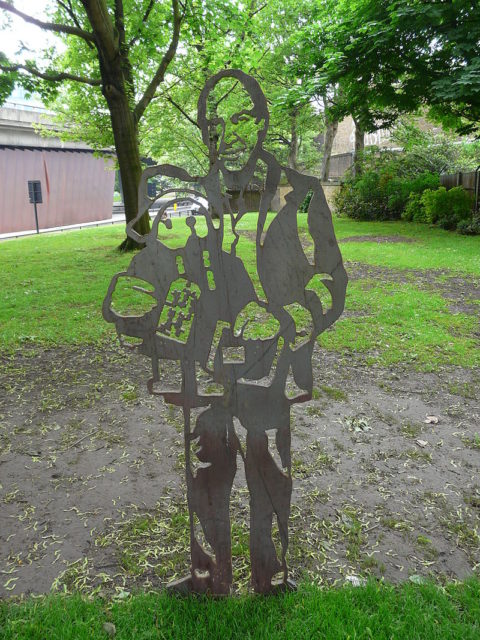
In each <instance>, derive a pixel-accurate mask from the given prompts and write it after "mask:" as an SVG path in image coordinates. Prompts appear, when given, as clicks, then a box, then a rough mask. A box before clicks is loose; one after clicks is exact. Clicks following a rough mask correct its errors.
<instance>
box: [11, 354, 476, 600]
mask: <svg viewBox="0 0 480 640" xmlns="http://www.w3.org/2000/svg"><path fill="white" fill-rule="evenodd" d="M149 375H150V373H149V367H148V361H146V360H145V359H144V358H143V357H141V356H139V355H136V354H133V355H132V354H129V353H125V352H124V351H122V350H120V349H119V348H118V347H117V346H112V348H111V349H107V348H105V349H93V348H82V349H52V350H43V349H30V350H25V351H24V352H23V354H17V355H15V356H12V357H10V358H8V359H7V358H3V360H2V361H1V381H0V385H1V390H0V485H1V486H0V514H1V515H0V572H1V573H0V593H1V595H2V596H4V597H5V596H9V595H19V594H21V593H42V592H46V591H49V590H50V589H51V587H52V584H53V585H55V586H57V587H58V588H61V589H63V588H66V589H67V590H75V589H76V590H80V591H85V592H86V591H88V592H92V590H94V589H97V590H98V591H99V592H101V593H103V592H111V591H114V590H116V591H120V592H121V591H122V590H131V589H132V588H134V587H141V588H143V587H145V586H147V587H149V586H150V587H151V586H153V587H161V586H162V585H164V584H166V582H168V581H169V580H170V579H172V578H174V577H175V576H176V575H177V576H178V572H180V573H184V572H185V570H186V569H187V567H188V537H187V527H188V519H187V512H186V505H185V488H184V481H183V473H182V469H183V460H184V457H183V456H184V454H183V435H182V429H183V425H182V417H181V414H180V412H179V411H177V410H176V409H173V408H171V407H169V406H166V405H165V404H164V403H163V401H162V400H161V399H158V398H153V397H151V396H149V395H148V393H147V391H146V389H145V381H146V379H147V378H148V377H149ZM314 375H315V381H316V391H315V398H314V400H313V401H312V402H310V403H308V404H305V405H297V406H296V407H295V408H294V410H293V415H292V430H293V442H292V451H293V473H294V477H295V480H294V499H293V507H292V518H291V546H290V566H291V568H292V573H293V575H294V576H295V577H296V578H301V577H302V576H308V577H309V579H314V580H316V581H318V582H333V581H335V580H338V579H340V580H343V579H345V577H346V576H348V575H357V576H367V575H369V574H373V575H376V576H379V577H380V576H384V577H385V578H386V579H388V580H392V581H398V580H404V579H407V578H408V577H409V576H412V575H422V576H430V575H432V576H434V577H437V578H447V577H449V578H452V577H454V578H464V577H466V576H468V575H470V574H472V573H473V572H474V571H475V570H476V568H477V567H478V565H479V563H480V537H479V531H480V480H479V477H478V460H479V455H480V435H479V434H478V431H479V427H478V425H479V421H480V400H479V395H480V375H479V374H478V372H474V371H471V370H464V369H461V368H457V369H449V370H448V371H440V372H439V373H437V374H419V373H417V372H415V371H413V370H410V369H401V368H396V369H395V368H389V369H384V368H375V367H369V368H366V367H365V366H364V365H363V363H362V362H360V361H358V360H357V359H356V358H355V357H353V356H351V357H350V356H349V357H346V356H343V357H341V356H339V355H338V354H333V353H325V352H320V351H318V352H317V353H316V354H315V369H314ZM427 416H435V418H438V422H436V420H431V421H430V422H428V423H427V422H425V420H426V419H427V418H426V417H427ZM238 466H239V472H238V482H237V484H236V488H235V493H234V497H233V500H232V520H233V538H234V551H233V552H234V562H235V576H236V581H237V584H238V585H240V586H245V585H246V584H247V582H248V493H247V491H246V488H245V480H244V476H243V473H242V470H241V461H240V460H239V461H238Z"/></svg>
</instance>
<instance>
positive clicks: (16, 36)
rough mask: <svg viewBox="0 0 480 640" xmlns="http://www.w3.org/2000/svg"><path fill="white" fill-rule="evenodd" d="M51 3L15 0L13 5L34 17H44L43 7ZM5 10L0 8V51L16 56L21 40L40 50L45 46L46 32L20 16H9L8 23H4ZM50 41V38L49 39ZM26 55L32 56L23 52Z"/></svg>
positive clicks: (45, 0) (49, 0)
mask: <svg viewBox="0 0 480 640" xmlns="http://www.w3.org/2000/svg"><path fill="white" fill-rule="evenodd" d="M49 4H51V0H15V1H14V2H13V5H14V6H15V8H16V9H19V10H20V11H24V12H25V13H28V14H30V15H32V16H34V17H35V18H40V19H42V18H45V13H44V11H45V8H46V7H47V6H48V5H49ZM6 15H7V12H6V11H3V10H2V9H0V29H1V30H2V32H1V36H0V51H3V52H4V53H5V54H6V55H7V56H8V57H9V58H13V57H15V58H17V59H18V56H17V52H18V50H19V48H20V47H21V44H22V42H23V43H24V44H25V45H27V46H28V47H29V48H30V49H32V50H33V51H36V52H41V51H42V49H43V48H44V47H45V43H46V36H47V34H46V33H45V32H44V31H42V29H39V28H38V27H35V26H34V25H32V24H28V23H26V22H24V21H23V20H22V19H21V18H17V17H16V16H11V17H10V19H9V22H10V24H8V23H7V24H6V22H7V21H6V19H5V16H6ZM49 41H50V42H51V39H50V40H49ZM23 55H26V56H27V57H35V56H32V54H31V53H28V54H23Z"/></svg>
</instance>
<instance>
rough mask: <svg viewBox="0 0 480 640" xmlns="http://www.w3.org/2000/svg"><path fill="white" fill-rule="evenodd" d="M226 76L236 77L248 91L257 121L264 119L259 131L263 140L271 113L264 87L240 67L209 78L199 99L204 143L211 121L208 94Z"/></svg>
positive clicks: (225, 70)
mask: <svg viewBox="0 0 480 640" xmlns="http://www.w3.org/2000/svg"><path fill="white" fill-rule="evenodd" d="M224 78H235V79H236V80H238V81H239V82H240V83H241V84H242V86H243V87H244V89H245V90H246V91H247V93H248V95H249V96H250V98H251V100H252V103H253V109H252V112H253V115H254V117H255V122H257V123H258V122H261V121H262V120H263V123H264V124H263V129H262V130H261V131H259V133H258V137H259V140H262V141H263V139H264V138H265V135H266V133H267V129H268V121H269V114H268V106H267V100H266V98H265V95H264V93H263V91H262V88H261V87H260V85H259V84H258V82H257V81H256V80H255V78H252V76H249V75H247V74H246V73H245V72H244V71H241V70H240V69H223V70H222V71H219V72H218V73H216V74H215V75H214V76H212V77H211V78H209V79H208V80H207V82H206V83H205V86H204V88H203V90H202V93H201V94H200V97H199V99H198V112H197V113H198V116H197V122H198V125H199V127H200V129H201V131H202V138H203V141H204V143H205V144H206V145H207V146H208V136H209V132H208V127H209V124H210V123H211V120H210V119H209V118H208V117H207V101H208V95H209V93H210V92H211V91H212V90H213V88H214V87H215V85H217V84H218V83H219V82H220V80H223V79H224Z"/></svg>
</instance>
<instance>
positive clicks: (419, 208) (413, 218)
mask: <svg viewBox="0 0 480 640" xmlns="http://www.w3.org/2000/svg"><path fill="white" fill-rule="evenodd" d="M402 220H406V221H407V222H428V220H427V216H426V213H425V207H424V205H423V202H422V196H421V194H420V193H411V194H410V195H409V197H408V200H407V204H406V206H405V210H404V212H403V213H402Z"/></svg>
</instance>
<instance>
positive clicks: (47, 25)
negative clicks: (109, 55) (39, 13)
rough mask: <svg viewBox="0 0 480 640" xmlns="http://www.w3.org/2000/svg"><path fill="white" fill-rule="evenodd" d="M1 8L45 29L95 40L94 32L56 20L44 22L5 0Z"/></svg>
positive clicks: (1, 1)
mask: <svg viewBox="0 0 480 640" xmlns="http://www.w3.org/2000/svg"><path fill="white" fill-rule="evenodd" d="M0 9H4V10H5V11H8V12H9V13H13V14H14V15H16V16H18V17H19V18H22V20H24V21H25V22H29V23H30V24H34V25H35V26H36V27H40V29H45V30H46V31H54V32H56V33H68V34H70V35H72V36H78V37H79V38H82V39H83V40H86V41H87V42H93V41H94V37H93V34H92V33H90V32H88V31H85V30H84V29H80V28H79V27H72V26H70V25H68V24H58V23H56V22H43V21H42V20H37V18H34V17H33V16H29V15H28V14H27V13H23V11H19V10H18V9H15V7H14V6H12V5H11V4H9V3H8V2H5V1H4V0H0Z"/></svg>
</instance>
